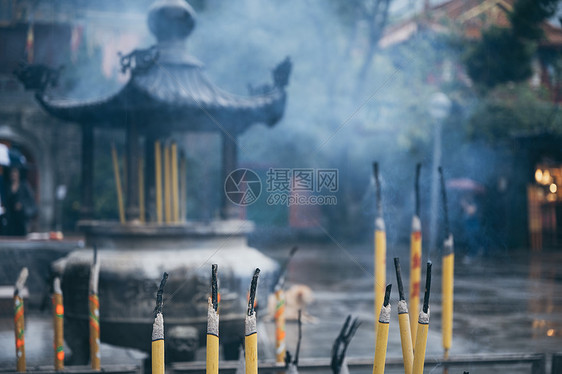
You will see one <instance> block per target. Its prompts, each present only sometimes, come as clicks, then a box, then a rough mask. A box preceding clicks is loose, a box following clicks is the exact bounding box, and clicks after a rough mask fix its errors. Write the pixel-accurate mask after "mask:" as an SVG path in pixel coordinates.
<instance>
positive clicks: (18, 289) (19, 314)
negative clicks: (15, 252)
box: [14, 268, 29, 373]
mask: <svg viewBox="0 0 562 374" xmlns="http://www.w3.org/2000/svg"><path fill="white" fill-rule="evenodd" d="M28 275H29V272H28V271H27V268H23V269H21V271H20V274H19V276H18V279H17V281H16V285H15V288H14V327H15V337H16V370H17V371H18V372H20V373H23V372H25V370H26V368H25V332H24V331H25V330H24V328H25V321H24V307H23V297H22V295H21V294H22V292H23V289H24V287H25V282H26V281H27V276H28Z"/></svg>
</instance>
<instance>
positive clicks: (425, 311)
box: [412, 261, 431, 374]
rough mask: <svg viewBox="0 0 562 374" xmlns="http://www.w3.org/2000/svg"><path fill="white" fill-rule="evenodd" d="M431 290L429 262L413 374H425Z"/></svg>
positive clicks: (429, 263)
mask: <svg viewBox="0 0 562 374" xmlns="http://www.w3.org/2000/svg"><path fill="white" fill-rule="evenodd" d="M430 290H431V262H429V261H428V262H427V272H426V275H425V295H424V297H423V307H422V310H421V311H420V314H419V318H418V332H417V334H416V335H417V337H416V346H415V349H414V365H413V368H412V374H423V367H424V364H425V349H426V345H427V333H428V330H429V294H430Z"/></svg>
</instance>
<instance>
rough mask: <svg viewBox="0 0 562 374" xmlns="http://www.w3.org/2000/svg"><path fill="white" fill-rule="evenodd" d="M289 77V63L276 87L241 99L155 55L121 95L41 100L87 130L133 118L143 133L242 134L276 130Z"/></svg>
mask: <svg viewBox="0 0 562 374" xmlns="http://www.w3.org/2000/svg"><path fill="white" fill-rule="evenodd" d="M141 54H146V50H145V51H134V52H133V53H132V54H131V55H133V56H131V55H129V56H126V57H136V59H137V60H138V56H136V55H141ZM147 64H148V65H149V66H146V65H147ZM290 71H291V62H290V60H289V58H287V59H285V61H283V62H282V63H281V64H279V65H278V66H277V67H276V68H275V69H274V71H273V81H274V83H273V85H264V86H262V87H261V88H259V89H258V90H255V91H254V94H253V95H250V96H238V95H233V94H231V93H228V92H226V91H224V90H222V89H220V88H218V87H216V86H215V85H213V84H212V83H211V82H210V81H209V80H208V78H207V77H206V76H205V74H204V73H203V69H202V67H201V65H199V64H196V63H188V64H186V63H184V64H175V63H166V62H162V63H159V62H158V55H155V57H154V58H153V60H152V61H149V62H148V63H146V61H145V63H144V66H143V65H142V64H139V63H137V64H136V66H135V67H134V68H131V78H130V79H129V81H128V82H127V84H126V85H125V86H124V87H123V88H122V89H121V90H120V91H119V92H117V93H116V94H113V95H110V96H107V97H103V98H99V99H95V100H72V99H60V98H59V99H57V98H55V97H51V96H50V95H49V90H48V89H47V90H44V91H42V92H38V93H37V94H36V97H37V100H38V101H39V103H40V104H41V106H42V107H43V108H44V109H45V110H46V111H47V112H49V113H50V114H51V115H53V116H55V117H57V118H60V119H63V120H66V121H71V122H78V123H82V124H87V123H88V124H93V125H98V126H104V125H106V126H107V125H109V126H111V127H122V126H124V125H125V124H126V122H127V121H126V118H127V116H131V115H133V116H134V120H135V121H136V122H137V124H138V125H139V130H141V131H142V130H143V129H144V130H146V131H149V130H150V129H151V128H152V127H156V128H160V129H161V128H162V126H165V127H166V128H167V129H168V130H170V131H176V130H179V131H217V130H226V131H229V132H232V133H241V132H243V131H244V130H245V129H247V128H248V127H249V126H251V125H252V124H254V123H265V124H267V125H269V126H273V125H274V124H275V123H277V122H278V121H279V120H280V119H281V118H282V117H283V113H284V110H285V102H286V92H285V86H286V85H287V83H288V79H289V75H290ZM256 91H259V92H257V93H256Z"/></svg>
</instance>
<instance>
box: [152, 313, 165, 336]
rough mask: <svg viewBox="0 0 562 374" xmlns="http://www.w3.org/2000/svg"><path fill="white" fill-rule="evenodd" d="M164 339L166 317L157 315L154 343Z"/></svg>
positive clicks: (153, 326)
mask: <svg viewBox="0 0 562 374" xmlns="http://www.w3.org/2000/svg"><path fill="white" fill-rule="evenodd" d="M161 339H164V317H163V316H162V313H157V314H156V317H154V323H153V324H152V341H155V340H161Z"/></svg>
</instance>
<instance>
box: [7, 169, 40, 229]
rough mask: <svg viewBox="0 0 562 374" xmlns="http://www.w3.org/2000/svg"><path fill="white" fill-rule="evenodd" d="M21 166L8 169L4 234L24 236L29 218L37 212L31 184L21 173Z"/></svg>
mask: <svg viewBox="0 0 562 374" xmlns="http://www.w3.org/2000/svg"><path fill="white" fill-rule="evenodd" d="M22 171H23V168H21V167H16V166H14V167H12V168H11V169H10V182H9V185H8V188H7V191H6V203H5V210H6V223H7V225H6V235H9V236H25V235H26V234H27V224H28V222H29V220H30V219H31V218H33V217H35V215H36V214H37V205H36V204H35V199H34V197H33V191H32V189H31V186H30V185H29V183H28V182H27V180H26V178H24V175H22V174H23V173H22Z"/></svg>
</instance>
